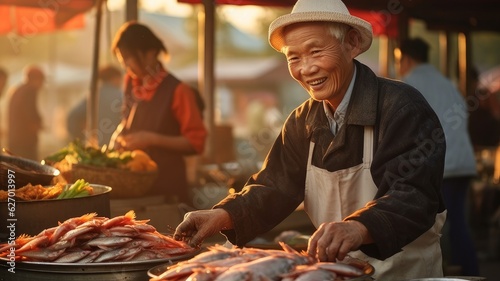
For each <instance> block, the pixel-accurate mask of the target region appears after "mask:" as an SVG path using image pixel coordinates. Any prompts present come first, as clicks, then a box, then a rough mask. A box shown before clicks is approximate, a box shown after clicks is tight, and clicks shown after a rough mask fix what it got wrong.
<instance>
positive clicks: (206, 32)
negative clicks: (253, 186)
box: [198, 0, 215, 163]
mask: <svg viewBox="0 0 500 281" xmlns="http://www.w3.org/2000/svg"><path fill="white" fill-rule="evenodd" d="M214 2H215V1H213V0H203V7H204V12H203V13H199V17H198V24H199V26H198V34H199V37H198V45H199V47H198V65H199V69H200V72H199V73H198V76H199V83H200V84H199V85H200V86H199V89H202V93H203V97H204V99H205V105H206V106H205V108H206V109H205V116H204V118H205V124H206V126H207V130H208V139H207V145H206V147H205V157H206V160H207V161H208V162H209V163H210V162H213V161H214V142H215V136H214V134H215V130H214V128H215V124H214V120H215V113H214V110H215V102H214V100H215V99H214V84H215V83H214V81H215V77H214V76H215V75H214V69H215V59H214V57H215V51H214V46H215V40H214V38H215V3H214ZM201 69H203V70H201Z"/></svg>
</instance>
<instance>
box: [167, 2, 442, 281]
mask: <svg viewBox="0 0 500 281" xmlns="http://www.w3.org/2000/svg"><path fill="white" fill-rule="evenodd" d="M372 38H373V34H372V27H371V25H370V23H368V22H366V21H364V20H363V19H360V18H358V17H355V16H352V15H351V14H350V13H349V11H348V9H347V7H346V6H345V5H344V4H343V3H342V1H340V0H298V1H297V2H296V4H295V6H294V8H293V9H292V12H291V13H290V14H285V15H283V16H281V17H278V18H277V19H275V20H274V21H273V22H272V23H271V25H270V27H269V43H270V45H271V46H272V47H273V48H274V49H275V50H277V51H278V52H281V53H283V54H284V59H286V61H287V62H288V69H289V72H290V75H291V76H292V77H293V78H294V79H295V80H296V81H297V82H298V83H299V84H300V85H301V86H302V87H303V88H304V89H305V90H306V91H307V92H308V94H309V95H310V99H308V100H306V101H305V102H304V103H302V104H301V105H300V106H298V107H297V108H296V109H295V110H293V112H291V114H290V115H289V116H288V118H287V119H286V121H285V122H284V125H283V126H282V129H281V132H280V135H279V136H278V137H277V138H276V140H275V142H274V144H273V146H272V148H271V149H270V151H269V153H268V155H267V157H266V159H265V161H264V164H263V166H262V168H261V170H260V171H259V172H258V173H256V174H255V175H253V176H251V177H250V178H249V179H248V181H247V183H246V184H245V186H244V188H243V190H242V191H241V192H238V193H235V194H231V195H228V197H226V198H225V199H223V200H222V201H221V202H219V203H218V204H216V205H215V206H214V208H213V209H211V210H198V211H193V212H190V213H188V214H187V215H186V216H185V217H184V221H183V222H181V223H180V224H179V225H178V226H177V228H176V231H175V233H174V237H175V238H176V239H178V240H184V241H187V242H189V243H190V244H191V245H193V246H196V245H200V243H201V242H202V241H203V240H204V239H205V238H207V237H209V236H211V235H214V234H216V233H218V232H220V231H221V232H222V233H223V234H224V235H226V237H227V238H228V240H229V241H230V242H231V243H233V244H235V245H237V246H244V245H246V243H248V242H249V241H251V240H252V239H254V238H255V237H256V236H258V235H260V234H263V233H266V232H268V231H270V230H271V229H272V228H273V227H275V226H276V225H277V224H279V223H280V222H282V221H283V220H284V219H285V218H286V217H288V216H289V215H290V214H291V213H292V212H294V211H295V210H296V208H297V207H298V206H299V205H300V204H301V203H302V202H303V203H304V209H305V211H306V212H307V214H308V215H309V218H310V219H311V221H312V223H313V224H314V226H315V227H317V229H316V231H315V232H314V233H313V234H312V236H311V238H310V239H309V244H308V249H307V252H308V254H309V255H310V256H312V257H314V258H316V259H317V260H319V261H330V262H335V261H337V260H343V259H344V258H345V257H346V256H347V255H349V256H351V257H354V258H358V259H362V260H364V261H367V262H369V263H370V264H371V265H373V266H374V267H375V273H374V275H373V276H372V277H373V278H375V279H376V280H405V279H409V278H420V277H442V276H443V268H442V264H441V259H442V256H441V249H440V237H441V235H440V232H441V227H442V225H443V223H444V220H445V214H446V210H445V206H444V202H443V200H442V197H441V190H440V188H441V181H442V175H443V167H444V157H445V146H446V144H445V141H444V136H443V132H442V128H441V125H440V123H439V119H438V118H437V116H436V114H435V113H434V111H433V110H432V108H431V107H430V106H429V104H428V103H427V102H426V101H425V99H424V97H423V96H422V95H421V94H420V93H419V92H418V91H417V90H416V89H415V88H413V87H411V86H409V85H407V84H404V83H402V82H400V81H395V80H389V79H385V78H382V77H377V76H376V74H375V73H374V72H373V71H372V70H371V69H370V68H369V67H368V66H366V65H364V64H362V63H361V62H359V61H358V60H357V59H355V58H356V57H357V56H358V55H360V54H362V53H363V52H365V51H367V50H368V49H369V48H370V46H371V43H372ZM429 146H432V148H433V149H428V147H429Z"/></svg>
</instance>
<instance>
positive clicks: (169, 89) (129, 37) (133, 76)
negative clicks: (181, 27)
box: [110, 21, 207, 205]
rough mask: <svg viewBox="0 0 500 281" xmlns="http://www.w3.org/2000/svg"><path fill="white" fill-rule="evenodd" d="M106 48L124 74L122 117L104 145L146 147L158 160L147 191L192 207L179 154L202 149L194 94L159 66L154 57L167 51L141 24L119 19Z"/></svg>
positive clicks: (202, 133)
mask: <svg viewBox="0 0 500 281" xmlns="http://www.w3.org/2000/svg"><path fill="white" fill-rule="evenodd" d="M112 51H113V52H114V54H115V55H116V56H117V58H118V60H119V61H120V63H121V64H122V65H123V66H124V67H125V69H126V75H125V79H124V80H125V81H124V82H125V89H124V94H125V97H124V110H123V118H122V121H121V123H120V125H118V127H117V129H116V131H115V133H114V135H113V137H112V138H111V141H110V148H114V149H126V150H134V149H141V150H144V151H146V152H147V153H148V154H149V155H150V156H151V158H152V159H153V160H154V161H155V162H156V163H157V164H158V179H157V180H156V182H155V184H154V186H153V188H152V189H151V191H150V192H149V194H148V195H151V196H154V195H162V196H165V198H166V200H167V201H168V202H183V203H186V204H188V205H192V202H191V201H192V200H191V196H190V192H189V190H188V183H187V176H186V165H185V163H184V156H186V155H193V154H201V153H202V152H203V150H204V145H205V140H206V137H207V130H206V129H205V126H204V124H203V120H202V115H201V110H200V108H199V104H198V103H199V96H197V93H196V92H195V91H194V90H193V89H192V88H190V87H189V86H188V85H187V84H186V83H184V82H181V81H180V80H179V79H177V78H176V77H174V76H173V75H172V74H171V73H169V71H168V70H167V69H166V68H165V67H164V66H163V65H162V63H161V62H160V60H159V57H160V55H161V54H162V53H164V54H165V55H168V51H167V48H166V47H165V45H164V44H163V43H162V42H161V40H160V39H159V38H158V37H157V36H156V35H155V34H154V33H153V32H152V31H151V30H150V29H149V28H148V27H147V26H145V25H142V24H140V23H138V22H135V21H132V22H127V23H125V24H124V25H123V26H122V27H121V28H120V30H119V31H118V32H117V34H116V36H115V38H114V42H113V45H112ZM137 188H141V187H140V186H138V187H137Z"/></svg>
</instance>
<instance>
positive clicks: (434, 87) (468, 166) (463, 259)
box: [399, 38, 479, 276]
mask: <svg viewBox="0 0 500 281" xmlns="http://www.w3.org/2000/svg"><path fill="white" fill-rule="evenodd" d="M399 49H400V51H401V59H400V62H399V64H400V65H399V73H400V75H401V77H402V79H403V81H404V82H406V83H408V84H409V85H412V86H413V87H415V88H416V89H417V90H419V91H420V92H421V93H422V95H423V96H424V97H425V98H426V100H427V101H428V102H429V104H430V105H431V107H432V108H433V109H434V111H435V112H436V114H437V115H438V117H439V120H440V122H441V125H442V126H443V130H444V135H445V138H446V158H445V165H444V174H443V185H442V192H443V199H444V201H445V205H446V208H447V210H448V213H447V218H446V223H447V224H448V226H449V229H448V234H447V237H449V241H450V248H451V249H450V251H451V263H452V264H453V265H459V266H461V270H462V275H468V276H477V275H479V266H478V262H477V253H476V249H475V246H474V243H473V240H472V237H471V233H470V230H469V226H468V223H467V219H466V210H467V204H466V203H467V198H468V194H469V193H468V192H469V190H470V188H471V180H472V178H473V177H475V176H476V174H477V170H476V161H475V156H474V150H473V147H472V143H471V140H470V137H469V133H468V130H467V126H468V110H467V104H466V102H465V99H464V98H463V96H462V95H461V94H460V92H459V91H458V90H457V89H456V87H455V86H454V84H453V83H452V82H451V81H450V80H449V79H447V78H446V77H444V76H443V75H442V74H441V72H439V71H438V70H437V69H436V68H435V67H434V66H433V65H431V64H430V63H429V62H428V55H429V45H428V44H427V43H426V42H425V41H424V40H422V39H421V38H413V39H407V40H404V41H403V42H401V46H400V47H399Z"/></svg>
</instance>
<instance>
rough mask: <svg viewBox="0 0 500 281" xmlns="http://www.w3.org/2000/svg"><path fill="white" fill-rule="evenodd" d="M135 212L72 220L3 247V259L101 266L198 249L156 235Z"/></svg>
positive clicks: (167, 256) (92, 214)
mask: <svg viewBox="0 0 500 281" xmlns="http://www.w3.org/2000/svg"><path fill="white" fill-rule="evenodd" d="M148 221H149V220H136V219H135V213H134V211H129V212H127V213H126V214H125V215H123V216H116V217H114V218H106V217H98V216H97V214H96V213H91V214H86V215H83V216H81V217H75V218H70V219H68V220H66V221H64V222H62V223H59V225H58V226H56V227H52V228H49V229H45V230H43V231H42V232H40V233H39V234H38V235H36V236H28V235H25V234H23V235H21V236H19V237H18V238H17V239H15V240H13V241H9V242H7V243H4V244H0V257H8V258H9V259H10V258H12V256H13V255H14V256H15V259H16V260H18V261H19V260H20V261H42V262H57V263H74V262H75V263H91V262H93V263H99V262H118V261H121V262H123V261H143V260H152V259H163V258H171V257H175V256H179V255H185V254H188V253H191V252H192V251H194V250H195V249H193V248H191V247H190V246H188V245H187V244H186V243H184V242H179V241H176V240H174V239H173V238H172V237H170V236H167V235H163V234H161V233H159V232H157V231H156V229H155V227H154V226H152V225H149V224H147V223H148Z"/></svg>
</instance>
